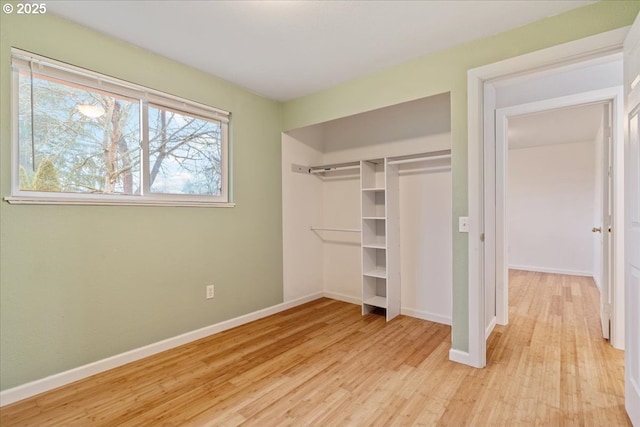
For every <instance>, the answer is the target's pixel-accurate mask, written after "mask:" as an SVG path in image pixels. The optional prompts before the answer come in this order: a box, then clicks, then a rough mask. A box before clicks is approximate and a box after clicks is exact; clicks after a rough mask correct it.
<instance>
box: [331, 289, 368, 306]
mask: <svg viewBox="0 0 640 427" xmlns="http://www.w3.org/2000/svg"><path fill="white" fill-rule="evenodd" d="M322 296H324V297H325V298H331V299H334V300H336V301H342V302H348V303H349V304H355V305H362V299H361V298H359V297H352V296H350V295H345V294H339V293H337V292H326V291H325V292H323V293H322Z"/></svg>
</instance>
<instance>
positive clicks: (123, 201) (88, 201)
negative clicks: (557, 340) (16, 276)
mask: <svg viewBox="0 0 640 427" xmlns="http://www.w3.org/2000/svg"><path fill="white" fill-rule="evenodd" d="M14 169H15V168H14ZM16 170H17V169H16ZM67 195H71V194H67ZM176 196H178V197H176V198H175V199H172V200H168V199H167V200H162V199H160V200H154V199H152V198H150V197H146V198H143V197H140V198H138V199H134V198H132V197H135V196H130V197H127V198H119V197H110V196H107V195H105V197H104V198H97V197H95V198H91V197H85V198H80V197H68V198H63V197H51V198H45V197H43V198H41V197H26V196H25V197H20V196H17V197H13V196H7V197H5V198H4V200H5V201H6V202H9V204H12V205H76V206H89V205H90V206H194V207H207V208H233V207H235V206H236V204H235V203H223V202H212V201H205V200H200V201H198V200H193V199H191V200H188V199H185V200H180V197H179V195H176ZM122 197H126V196H122Z"/></svg>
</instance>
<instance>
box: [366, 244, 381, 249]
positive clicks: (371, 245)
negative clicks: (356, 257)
mask: <svg viewBox="0 0 640 427" xmlns="http://www.w3.org/2000/svg"><path fill="white" fill-rule="evenodd" d="M362 247H363V248H371V249H387V245H385V244H384V243H368V244H363V245H362Z"/></svg>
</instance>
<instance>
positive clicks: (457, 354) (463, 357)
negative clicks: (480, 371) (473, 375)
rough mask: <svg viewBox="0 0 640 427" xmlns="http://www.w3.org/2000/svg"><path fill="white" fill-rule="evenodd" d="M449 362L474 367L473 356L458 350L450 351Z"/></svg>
mask: <svg viewBox="0 0 640 427" xmlns="http://www.w3.org/2000/svg"><path fill="white" fill-rule="evenodd" d="M449 360H451V361H452V362H456V363H462V364H464V365H469V366H473V364H472V363H471V362H472V361H471V356H470V355H469V353H467V352H466V351H461V350H456V349H454V348H452V349H450V350H449Z"/></svg>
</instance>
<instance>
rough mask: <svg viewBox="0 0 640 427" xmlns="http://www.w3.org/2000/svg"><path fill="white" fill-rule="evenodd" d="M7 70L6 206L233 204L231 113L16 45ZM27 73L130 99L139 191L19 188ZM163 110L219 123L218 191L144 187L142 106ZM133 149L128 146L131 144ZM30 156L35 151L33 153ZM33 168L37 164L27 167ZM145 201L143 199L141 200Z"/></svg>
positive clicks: (144, 120) (145, 126) (145, 155)
mask: <svg viewBox="0 0 640 427" xmlns="http://www.w3.org/2000/svg"><path fill="white" fill-rule="evenodd" d="M11 69H12V87H11V99H12V113H11V117H12V119H11V126H12V134H11V135H12V142H11V152H12V156H11V159H12V164H11V196H10V197H6V198H5V199H4V200H6V201H7V202H9V203H12V204H64V205H145V206H208V207H214V206H219V207H233V203H232V202H231V200H230V198H229V193H230V188H229V186H230V165H229V159H230V157H229V150H230V143H229V122H230V117H231V113H229V112H227V111H224V110H221V109H218V108H215V107H210V106H208V105H205V104H201V103H198V102H195V101H191V100H188V99H183V98H179V97H177V96H174V95H171V94H168V93H163V92H160V91H157V90H154V89H150V88H146V87H143V86H139V85H136V84H133V83H129V82H126V81H123V80H120V79H117V78H114V77H110V76H107V75H103V74H100V73H97V72H94V71H90V70H85V69H83V68H80V67H76V66H73V65H69V64H65V63H63V62H60V61H55V60H53V59H49V58H46V57H43V56H39V55H36V54H32V53H30V52H27V51H22V50H19V49H16V48H11ZM20 73H28V74H29V75H31V77H32V78H33V76H34V75H36V76H39V77H38V78H42V79H51V78H55V79H58V80H59V82H58V84H60V85H65V86H69V85H80V86H82V87H86V88H90V89H94V90H98V91H102V92H105V93H108V94H110V95H111V96H115V97H125V98H130V99H129V101H130V102H132V103H134V102H135V103H136V104H139V107H140V126H141V129H140V138H141V141H140V148H141V150H142V156H141V158H140V169H141V174H140V184H141V189H142V191H141V194H139V195H121V194H99V195H98V196H96V194H92V193H83V192H74V191H71V192H62V191H60V192H50V193H49V192H36V191H27V190H21V189H20V180H19V172H18V170H19V167H18V166H19V165H20V161H19V160H20V159H19V153H20V140H19V134H18V129H19V123H18V121H19V118H18V110H19V108H18V98H19V78H18V76H19V74H20ZM149 108H156V109H167V110H170V111H174V112H176V113H178V114H181V115H185V116H190V117H195V118H199V119H202V120H205V121H207V122H211V123H217V124H218V125H219V127H220V145H221V148H220V150H221V158H220V168H221V172H220V185H221V187H220V194H219V195H206V194H202V195H191V194H171V193H166V194H163V193H157V192H156V193H152V192H151V191H150V188H149V182H148V180H149V162H150V158H149V156H150V153H149V146H148V145H149V141H148V136H149V134H148V132H149V123H148V109H149ZM132 148H133V147H132ZM34 155H35V154H34ZM33 166H34V167H37V165H35V164H34V165H33ZM147 199H148V200H149V201H147Z"/></svg>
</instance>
